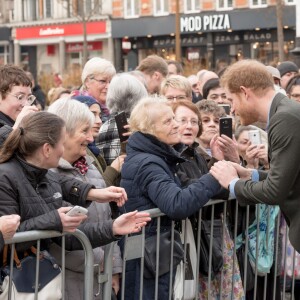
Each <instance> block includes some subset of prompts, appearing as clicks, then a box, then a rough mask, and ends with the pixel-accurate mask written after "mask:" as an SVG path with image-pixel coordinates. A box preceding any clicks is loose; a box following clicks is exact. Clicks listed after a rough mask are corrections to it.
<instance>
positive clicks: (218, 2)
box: [216, 0, 234, 11]
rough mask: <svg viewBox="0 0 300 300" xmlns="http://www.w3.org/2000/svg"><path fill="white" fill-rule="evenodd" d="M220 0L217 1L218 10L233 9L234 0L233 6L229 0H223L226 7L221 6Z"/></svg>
mask: <svg viewBox="0 0 300 300" xmlns="http://www.w3.org/2000/svg"><path fill="white" fill-rule="evenodd" d="M220 1H221V0H218V1H217V7H216V10H218V11H220V10H232V9H233V6H234V5H233V1H234V0H232V4H231V6H228V1H229V0H223V1H224V7H220Z"/></svg>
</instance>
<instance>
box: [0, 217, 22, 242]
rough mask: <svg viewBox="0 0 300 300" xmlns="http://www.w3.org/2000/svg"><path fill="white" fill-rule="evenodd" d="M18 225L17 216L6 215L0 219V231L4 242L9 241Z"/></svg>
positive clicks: (18, 219)
mask: <svg viewBox="0 0 300 300" xmlns="http://www.w3.org/2000/svg"><path fill="white" fill-rule="evenodd" d="M19 225H20V216H19V215H7V216H2V217H0V231H1V233H2V235H3V238H4V239H5V240H8V239H11V238H12V237H13V236H14V234H15V233H16V231H17V229H18V227H19Z"/></svg>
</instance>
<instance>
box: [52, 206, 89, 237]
mask: <svg viewBox="0 0 300 300" xmlns="http://www.w3.org/2000/svg"><path fill="white" fill-rule="evenodd" d="M71 208H72V207H61V208H59V209H58V210H57V211H58V214H59V217H60V220H61V223H62V226H63V231H65V232H74V231H75V230H76V229H77V228H78V226H79V225H80V224H81V223H82V222H83V221H84V220H85V219H86V218H87V215H78V216H68V215H66V213H67V212H68V211H69V210H70V209H71Z"/></svg>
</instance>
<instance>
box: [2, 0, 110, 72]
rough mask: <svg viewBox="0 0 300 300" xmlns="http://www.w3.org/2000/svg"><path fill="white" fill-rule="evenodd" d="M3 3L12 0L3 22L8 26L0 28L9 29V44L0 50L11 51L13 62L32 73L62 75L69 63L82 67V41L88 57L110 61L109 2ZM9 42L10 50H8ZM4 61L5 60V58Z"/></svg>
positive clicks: (40, 0) (26, 0)
mask: <svg viewBox="0 0 300 300" xmlns="http://www.w3.org/2000/svg"><path fill="white" fill-rule="evenodd" d="M6 2H11V4H10V6H11V9H10V10H9V12H8V20H7V22H6V24H8V25H6V26H5V27H3V28H6V29H9V31H10V38H9V42H10V44H9V43H8V46H7V48H6V49H5V50H3V49H2V53H3V52H4V53H10V55H11V56H12V57H11V58H12V61H13V62H14V63H15V64H17V65H21V66H22V67H23V68H24V69H28V70H30V71H31V72H32V73H33V74H34V75H35V76H37V75H38V74H41V73H45V72H46V73H61V74H62V73H64V72H66V71H67V70H68V69H69V68H70V67H72V66H76V65H78V66H81V65H82V62H83V47H84V44H85V43H86V44H87V49H88V57H93V56H101V57H104V58H107V59H109V60H113V44H112V39H111V25H110V18H109V15H110V14H111V2H110V1H104V0H103V1H100V0H98V1H97V0H70V1H64V0H37V1H32V0H14V1H6ZM0 30H1V29H0ZM0 33H1V31H0ZM85 33H86V34H85ZM9 45H11V47H12V48H13V50H10V49H9ZM0 51H1V41H0ZM5 51H6V52H5ZM9 51H11V52H9ZM0 55H1V52H0ZM2 56H5V54H2ZM6 56H8V55H7V54H6ZM0 58H1V56H0ZM3 62H4V63H6V62H8V59H6V60H3Z"/></svg>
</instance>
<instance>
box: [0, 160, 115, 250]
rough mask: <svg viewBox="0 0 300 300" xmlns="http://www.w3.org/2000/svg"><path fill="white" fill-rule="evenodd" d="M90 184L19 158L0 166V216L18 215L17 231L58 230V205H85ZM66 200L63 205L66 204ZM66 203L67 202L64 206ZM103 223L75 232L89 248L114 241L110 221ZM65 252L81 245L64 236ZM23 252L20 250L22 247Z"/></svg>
mask: <svg viewBox="0 0 300 300" xmlns="http://www.w3.org/2000/svg"><path fill="white" fill-rule="evenodd" d="M91 188H93V186H92V185H90V184H87V183H84V182H81V181H79V180H77V179H74V178H71V177H67V176H60V175H59V174H56V173H53V172H51V171H48V170H46V169H40V168H37V167H35V166H33V165H30V164H28V163H27V162H26V161H24V160H22V159H21V158H19V157H17V156H16V157H14V158H12V159H11V160H9V161H8V162H5V163H3V164H0V216H3V215H10V214H18V215H20V216H21V224H20V227H19V230H18V231H28V230H56V231H62V230H63V227H62V223H61V220H60V217H59V214H58V211H57V209H58V208H60V207H62V206H68V205H69V203H71V204H73V205H80V206H86V205H89V203H90V202H89V201H86V198H87V194H88V192H89V190H90V189H91ZM66 201H67V202H66ZM68 202H69V203H68ZM105 223H109V224H106V225H108V226H103V223H85V222H84V223H82V224H81V225H80V226H79V229H80V230H82V231H83V232H84V233H85V234H86V235H87V237H88V238H89V240H90V242H91V244H92V247H98V246H101V245H103V244H106V243H109V242H111V241H112V240H115V238H114V236H113V233H112V226H111V223H112V221H107V222H105ZM66 248H67V249H68V250H75V249H81V248H82V247H81V243H80V242H79V241H78V240H77V239H76V238H74V237H72V236H71V235H70V236H67V238H66ZM22 249H23V248H22Z"/></svg>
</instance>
